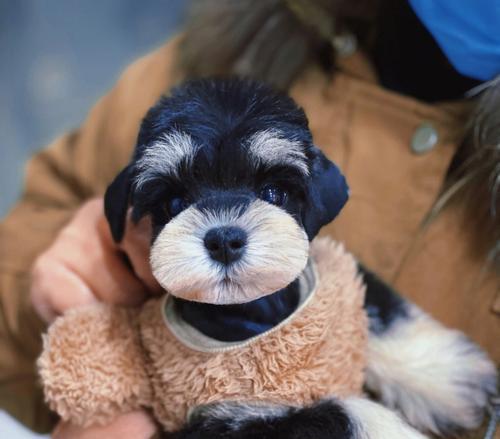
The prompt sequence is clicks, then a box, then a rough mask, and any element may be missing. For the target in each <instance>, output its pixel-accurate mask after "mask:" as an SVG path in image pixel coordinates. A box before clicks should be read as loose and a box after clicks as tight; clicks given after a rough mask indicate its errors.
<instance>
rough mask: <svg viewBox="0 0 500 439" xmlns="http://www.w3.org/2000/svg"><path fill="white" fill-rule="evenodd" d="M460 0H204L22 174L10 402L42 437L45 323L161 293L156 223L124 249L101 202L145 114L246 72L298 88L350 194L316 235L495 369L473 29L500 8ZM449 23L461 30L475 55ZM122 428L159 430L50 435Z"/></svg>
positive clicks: (488, 63) (493, 142) (2, 258)
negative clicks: (90, 306)
mask: <svg viewBox="0 0 500 439" xmlns="http://www.w3.org/2000/svg"><path fill="white" fill-rule="evenodd" d="M452 3H453V2H451V1H445V0H440V1H439V2H435V6H434V7H428V6H427V7H425V2H420V1H416V0H413V1H407V0H380V1H371V0H363V1H359V2H356V3H355V4H353V2H349V1H340V0H339V1H327V0H314V1H282V0H270V1H268V2H257V3H256V2H251V1H250V0H245V1H241V2H231V1H224V2H216V3H214V2H213V1H210V0H204V1H200V2H197V3H196V4H195V8H194V10H193V17H192V19H191V22H190V23H189V24H188V26H187V28H186V30H185V32H184V33H183V34H182V35H180V36H179V37H178V38H176V39H174V40H172V41H171V42H169V43H167V44H166V45H165V46H164V47H162V48H160V49H159V50H157V51H156V52H154V53H152V54H151V55H148V56H147V57H145V58H143V59H141V60H139V61H138V62H136V63H135V64H133V65H132V66H131V67H130V68H129V69H128V70H127V71H126V72H125V73H124V75H123V76H122V78H121V79H120V80H119V82H118V84H117V85H116V87H115V88H114V89H113V90H112V91H111V92H110V93H109V94H108V95H107V96H105V97H104V98H103V99H101V100H100V101H99V103H98V104H97V105H96V107H95V108H94V109H93V110H92V111H91V113H90V115H89V117H88V119H87V121H86V122H85V123H84V124H83V125H82V127H80V129H78V130H77V131H75V132H73V133H70V134H67V135H66V136H64V137H62V138H61V139H59V140H58V141H56V142H55V143H54V144H53V145H52V146H51V147H50V148H48V149H47V150H44V151H42V152H41V153H39V154H38V155H36V156H35V157H34V158H33V159H32V160H31V162H30V164H29V167H28V172H27V178H26V186H25V192H24V195H23V197H22V199H21V200H20V202H19V203H18V204H17V205H16V206H15V207H14V209H13V210H12V212H11V213H10V214H9V216H7V218H6V219H5V220H4V221H3V223H2V225H1V228H0V239H1V246H0V251H1V253H0V269H1V272H0V295H1V296H0V297H1V302H0V303H1V309H2V313H1V316H2V317H0V336H1V341H0V371H1V375H0V376H1V378H2V381H1V385H0V406H2V407H3V408H5V409H7V410H8V411H10V412H11V413H13V414H14V415H16V416H18V417H20V419H22V421H23V422H25V423H26V424H27V425H29V426H31V427H33V428H37V429H40V430H47V429H48V428H50V426H51V425H52V422H53V420H52V419H51V418H50V416H49V415H48V412H47V409H46V408H45V407H44V405H43V401H42V397H41V393H40V389H39V388H38V387H37V379H36V371H35V370H34V359H35V358H36V356H37V355H38V353H39V351H40V333H41V332H42V330H43V328H44V325H45V323H47V322H50V321H51V320H52V319H53V318H54V317H55V316H56V315H58V314H60V313H62V312H63V311H64V310H66V309H68V308H71V307H74V306H78V305H81V304H86V303H91V302H93V301H96V300H98V301H108V302H113V303H121V304H124V305H134V304H137V303H139V302H141V301H142V300H143V299H144V297H146V296H147V295H149V294H155V293H156V292H158V290H159V288H158V286H157V284H156V282H155V281H154V278H153V277H152V275H151V273H150V269H149V265H148V263H147V251H146V249H147V248H148V245H146V243H148V240H149V233H150V232H149V224H148V220H147V218H146V219H144V220H143V221H142V222H140V223H138V224H134V223H133V222H131V221H128V222H127V227H126V234H125V239H124V240H123V241H122V242H121V244H120V245H119V246H118V245H116V244H115V243H114V242H113V240H112V238H111V235H110V232H109V229H108V226H107V224H106V222H105V219H104V216H103V209H102V200H101V199H99V198H98V197H100V196H102V194H103V192H104V190H105V189H106V187H107V185H108V184H109V183H110V181H111V180H112V179H113V177H114V176H115V175H116V174H117V172H118V171H119V170H120V169H121V168H122V167H123V165H124V164H125V163H127V161H128V159H129V156H130V153H131V151H132V148H133V146H134V143H135V140H136V136H137V130H138V126H139V124H140V121H141V118H142V117H143V116H144V114H145V113H146V111H147V110H148V108H149V107H151V106H152V105H153V104H154V103H155V101H156V100H157V99H158V98H159V96H160V95H161V94H163V93H166V92H168V90H169V89H170V88H171V87H172V86H173V85H175V84H177V83H179V82H180V81H182V80H183V79H185V78H187V77H198V76H214V75H229V74H237V75H244V76H249V77H252V78H255V79H260V80H265V81H268V82H270V83H272V84H273V85H274V86H276V87H278V88H281V89H284V90H287V91H289V92H290V94H291V96H292V97H294V98H295V100H296V101H297V102H298V103H299V105H301V106H302V107H303V108H304V110H305V111H306V114H307V116H308V118H309V121H310V128H311V131H312V133H313V136H314V141H315V143H316V144H317V146H319V147H320V148H321V149H322V150H323V152H324V153H325V154H326V155H327V156H328V157H329V158H330V159H332V160H334V161H335V162H336V163H337V164H338V165H339V166H340V168H341V169H342V171H343V173H344V174H345V175H346V178H347V180H348V182H349V185H350V187H351V196H350V201H349V203H348V204H347V206H346V208H345V210H344V212H343V213H342V215H340V216H339V218H338V219H337V220H336V221H335V222H334V223H333V224H332V225H331V226H330V227H328V228H327V229H326V231H324V232H325V233H329V234H331V235H332V236H333V237H334V238H335V239H338V240H341V241H344V242H345V243H346V245H347V248H348V249H349V250H350V251H351V252H353V253H354V254H355V255H356V256H357V257H358V258H359V259H360V260H361V261H362V262H363V263H364V264H365V265H366V266H367V267H368V268H369V269H370V270H372V271H374V272H375V273H377V274H378V275H379V276H380V277H381V278H382V279H383V280H384V281H385V282H387V283H388V284H390V285H391V286H392V287H393V288H394V289H395V290H397V291H398V292H399V293H400V294H401V295H403V296H405V297H407V298H409V299H411V300H412V301H414V302H415V303H416V304H418V305H419V306H420V307H421V308H423V309H424V310H425V311H427V312H429V313H430V314H432V315H433V316H434V317H435V318H436V319H437V320H439V321H441V322H443V323H444V324H445V325H447V326H451V327H455V328H458V329H461V330H462V331H464V332H465V333H466V334H467V335H469V336H470V337H471V338H472V339H473V340H474V341H476V342H477V343H479V344H480V345H481V346H482V347H483V348H485V349H486V350H487V351H488V352H489V354H490V355H491V356H492V357H493V358H494V359H495V361H496V362H497V363H498V361H499V360H500V351H499V344H498V337H499V333H500V325H499V321H500V320H499V315H500V314H499V313H500V296H499V295H498V294H499V293H498V291H499V289H498V271H497V269H496V267H495V263H496V260H497V253H496V251H495V250H496V249H497V247H498V244H497V242H498V230H499V227H498V221H497V219H496V217H495V215H494V214H495V212H496V210H497V208H498V207H500V206H499V198H498V194H497V184H496V183H497V182H498V181H499V180H498V179H499V177H498V163H499V158H498V157H499V154H500V152H499V150H498V142H499V139H500V129H499V125H498V117H499V115H498V104H499V101H500V92H499V88H498V87H499V86H498V81H497V82H495V81H494V79H495V75H497V74H499V73H500V66H499V65H498V59H499V57H498V50H499V48H500V42H499V41H497V42H496V44H495V43H494V41H493V42H489V43H488V44H482V43H483V41H482V40H481V33H480V32H478V31H477V29H476V27H477V23H481V27H483V28H487V27H488V26H490V25H491V23H495V20H494V18H495V17H498V13H499V11H498V9H495V8H494V7H492V6H486V5H485V6H482V7H479V6H478V7H475V8H473V10H468V9H467V8H462V9H461V10H460V11H458V10H456V7H455V8H453V4H452ZM468 3H471V2H468ZM471 4H472V3H471ZM495 14H497V15H495ZM443 17H446V21H445V22H443V19H442V18H443ZM441 22H442V25H443V26H444V27H445V29H460V32H458V31H457V33H456V34H457V35H461V37H462V38H463V39H464V41H466V42H467V43H469V44H468V47H471V50H470V52H468V55H469V56H470V57H471V58H470V59H464V58H463V57H461V56H460V50H457V47H460V43H462V44H464V42H460V41H459V42H457V41H454V40H453V38H451V37H450V36H449V35H448V34H446V33H445V32H443V29H442V28H441V27H440V23H441ZM460 23H467V24H468V26H461V25H460ZM487 34H488V33H487ZM497 34H498V32H496V33H495V32H491V33H489V35H492V36H494V35H497ZM467 93H469V96H471V98H469V99H464V96H465V95H466V94H467ZM96 197H97V198H96ZM124 254H125V255H126V257H125V256H124ZM40 317H41V318H40ZM132 429H135V430H132ZM119 431H123V432H124V434H123V435H122V436H123V437H126V435H125V433H126V434H132V431H133V433H134V434H133V435H132V436H130V437H141V436H142V437H149V436H151V435H152V434H153V432H154V431H155V426H154V424H153V423H152V422H151V421H150V420H149V418H148V417H147V415H145V414H143V413H140V412H139V413H133V414H130V415H127V416H125V417H123V418H119V419H117V420H116V421H115V423H114V424H113V425H110V426H107V427H106V429H104V430H102V429H97V430H96V429H93V430H92V429H91V430H86V431H83V430H79V429H76V428H75V427H73V426H71V425H64V424H62V425H59V426H58V430H57V434H56V437H57V436H59V437H82V438H84V437H99V435H102V437H109V436H110V435H111V434H117V432H119ZM478 437H480V436H478Z"/></svg>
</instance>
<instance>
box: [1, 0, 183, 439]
mask: <svg viewBox="0 0 500 439" xmlns="http://www.w3.org/2000/svg"><path fill="white" fill-rule="evenodd" d="M185 3H187V2H186V1H183V0H154V1H153V0H141V1H137V0H100V1H84V0H0V217H3V216H4V215H5V214H6V213H7V211H8V209H9V208H10V207H11V206H12V204H13V203H14V202H15V200H16V199H17V197H18V196H19V194H20V190H21V183H22V177H23V170H24V165H25V162H26V160H27V159H28V158H29V157H30V155H31V154H33V152H34V151H35V150H37V149H40V148H42V147H43V146H45V145H47V144H48V143H49V142H51V141H52V140H53V139H54V138H55V137H57V136H58V135H59V134H61V133H63V132H64V131H66V130H68V129H71V128H73V127H76V126H78V125H79V124H80V122H81V121H82V120H83V119H84V118H85V115H86V114H87V112H88V110H89V109H90V108H91V106H92V105H93V104H94V103H95V101H96V100H97V99H98V98H99V96H101V95H102V94H103V93H105V92H106V91H107V90H108V89H109V88H110V87H111V86H112V85H113V83H114V82H115V81H116V79H117V78H118V76H119V75H120V72H121V71H122V70H123V69H124V68H125V67H126V66H127V65H128V64H129V63H130V62H132V61H133V60H134V59H136V58H137V57H139V56H141V55H143V54H145V53H147V52H149V51H150V50H152V49H154V48H155V47H157V46H159V45H160V44H161V43H162V42H164V41H165V40H166V39H167V38H168V37H169V36H171V35H172V34H173V33H174V32H175V31H176V30H178V29H179V27H180V24H181V22H182V19H183V17H184V12H185ZM32 437H39V436H33V435H31V434H30V433H29V432H27V431H26V430H24V428H23V427H21V426H20V425H18V424H17V423H15V422H14V421H13V420H12V419H10V418H9V417H8V416H7V415H6V414H5V413H3V412H1V411H0V438H9V439H21V438H32Z"/></svg>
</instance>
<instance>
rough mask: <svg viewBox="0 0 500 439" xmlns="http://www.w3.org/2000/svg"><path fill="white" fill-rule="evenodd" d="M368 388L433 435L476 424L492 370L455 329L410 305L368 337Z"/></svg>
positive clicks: (493, 386)
mask: <svg viewBox="0 0 500 439" xmlns="http://www.w3.org/2000/svg"><path fill="white" fill-rule="evenodd" d="M368 350H369V360H368V362H369V366H368V370H367V379H366V385H367V388H368V389H370V390H371V391H373V392H374V393H376V394H377V395H378V396H379V398H380V400H381V401H382V402H383V403H384V405H386V406H388V407H391V408H394V409H396V410H398V411H399V412H401V413H402V415H403V416H404V417H405V418H406V419H407V420H408V422H409V423H410V424H412V425H414V426H415V427H417V428H419V429H422V430H426V431H431V432H433V433H436V434H441V435H448V434H456V433H459V432H461V431H463V430H470V429H474V428H477V427H478V426H479V425H480V424H481V421H482V419H483V415H484V413H485V408H486V405H487V402H488V398H489V396H490V395H491V394H493V393H494V392H495V391H496V381H497V371H496V368H495V365H494V364H493V363H492V362H491V361H490V359H489V358H488V356H487V355H486V354H485V353H484V352H483V351H482V350H481V349H480V348H479V347H478V346H477V345H476V344H474V343H473V342H472V341H470V340H469V339H468V338H467V337H465V335H463V334H462V333H461V332H459V331H455V330H449V329H446V328H444V327H443V326H441V325H440V324H438V323H437V322H435V321H434V320H432V319H431V318H430V317H429V316H427V315H426V314H424V313H422V312H421V311H419V310H418V309H416V308H414V309H412V311H411V312H410V314H409V315H408V317H406V318H402V319H399V320H398V321H396V322H394V324H393V326H392V327H391V328H390V329H389V330H388V331H386V332H384V333H383V334H379V335H372V336H371V337H370V341H369V348H368Z"/></svg>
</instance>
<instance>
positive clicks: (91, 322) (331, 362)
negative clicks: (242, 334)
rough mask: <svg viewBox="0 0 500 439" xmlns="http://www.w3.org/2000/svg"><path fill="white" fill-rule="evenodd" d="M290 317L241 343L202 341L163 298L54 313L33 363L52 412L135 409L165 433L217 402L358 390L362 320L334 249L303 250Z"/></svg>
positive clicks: (345, 262)
mask: <svg viewBox="0 0 500 439" xmlns="http://www.w3.org/2000/svg"><path fill="white" fill-rule="evenodd" d="M300 294H301V299H300V303H299V306H298V308H297V309H296V311H295V312H294V313H293V314H292V315H291V316H290V317H288V318H287V319H286V320H284V321H283V322H281V323H280V324H279V325H278V326H276V327H274V328H272V329H271V330H269V331H267V332H265V333H263V334H260V335H258V336H255V337H253V338H250V339H248V340H245V341H243V342H222V341H218V340H214V339H210V338H208V337H207V336H205V335H203V334H202V333H200V332H198V331H197V330H196V329H195V328H193V327H191V326H189V325H188V324H187V323H186V322H184V321H183V320H182V319H181V318H180V317H179V315H178V314H176V312H175V307H174V306H173V304H172V301H171V300H170V299H169V295H167V296H166V297H165V298H163V299H158V298H156V299H151V300H149V301H148V302H146V303H145V304H144V306H143V307H142V308H140V309H124V308H120V307H115V306H108V305H95V306H91V307H85V308H80V309H74V310H71V311H69V312H68V313H66V314H65V315H64V316H62V317H59V318H58V319H57V320H56V321H55V322H54V323H53V324H52V326H51V327H50V328H49V331H48V334H47V335H46V336H45V337H44V351H43V353H42V355H41V357H40V359H39V362H38V366H39V370H40V375H41V378H42V382H43V386H44V389H45V395H46V399H47V401H48V403H49V404H50V407H51V408H52V409H53V410H55V411H56V412H57V413H58V414H59V415H60V416H61V417H62V418H63V419H65V420H70V421H72V422H74V423H77V424H81V425H89V424H94V423H105V422H107V421H109V420H110V419H111V418H113V417H114V416H116V415H117V414H119V413H122V412H126V411H130V410H133V409H136V408H138V407H141V406H142V407H149V408H151V409H152V411H153V413H154V415H155V417H156V419H157V420H158V421H159V422H160V423H161V424H162V425H163V426H164V428H165V429H166V430H174V429H177V428H179V427H181V426H182V425H183V424H184V422H185V421H186V417H187V415H188V413H189V411H190V410H191V409H193V408H195V407H197V406H199V405H201V404H205V403H210V402H215V401H234V400H237V401H251V402H259V401H265V402H266V403H287V404H292V405H303V404H308V403H311V402H313V401H315V400H318V399H321V398H324V397H326V396H332V395H334V396H337V397H340V398H342V397H345V396H348V395H356V394H359V393H360V392H361V388H362V384H363V370H364V366H365V347H366V340H367V319H366V316H365V313H364V310H363V299H364V287H363V284H362V280H361V278H360V277H359V275H358V273H357V267H356V263H355V261H354V259H353V257H352V256H351V255H350V254H348V253H347V252H346V251H345V250H344V248H343V246H342V245H340V244H338V243H335V242H334V241H332V240H330V239H327V238H321V239H316V240H315V241H314V242H313V243H312V245H311V256H310V261H309V263H308V265H307V268H306V269H305V270H304V272H303V273H302V275H301V277H300Z"/></svg>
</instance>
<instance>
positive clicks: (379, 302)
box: [358, 264, 409, 334]
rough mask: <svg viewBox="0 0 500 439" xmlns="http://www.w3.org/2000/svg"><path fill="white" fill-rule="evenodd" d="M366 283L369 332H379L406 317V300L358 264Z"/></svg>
mask: <svg viewBox="0 0 500 439" xmlns="http://www.w3.org/2000/svg"><path fill="white" fill-rule="evenodd" d="M358 267H359V271H360V272H361V273H362V275H363V280H364V283H365V285H366V293H365V304H364V306H365V309H366V313H367V314H368V319H369V324H370V332H372V333H375V334H381V333H383V332H384V331H386V330H388V329H389V328H390V327H391V325H392V323H393V322H394V321H396V320H397V319H400V318H408V317H409V316H408V307H407V302H406V301H405V299H403V298H402V297H401V296H400V295H399V294H398V293H396V292H395V291H394V290H393V289H392V288H391V287H390V286H389V285H387V284H386V283H385V282H384V281H383V280H382V279H380V278H379V277H378V276H377V275H376V274H375V273H373V272H371V271H370V270H368V269H367V268H366V267H365V266H364V265H363V264H359V265H358Z"/></svg>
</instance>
